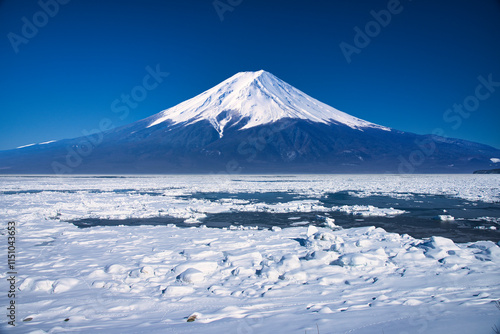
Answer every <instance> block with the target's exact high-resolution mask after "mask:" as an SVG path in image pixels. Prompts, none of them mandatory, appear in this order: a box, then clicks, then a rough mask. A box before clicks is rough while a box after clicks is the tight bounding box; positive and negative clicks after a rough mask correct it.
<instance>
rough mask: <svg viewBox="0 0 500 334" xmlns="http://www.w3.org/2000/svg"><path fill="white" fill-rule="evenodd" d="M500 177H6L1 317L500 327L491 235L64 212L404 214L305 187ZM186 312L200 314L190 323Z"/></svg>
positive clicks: (129, 329)
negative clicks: (179, 222) (12, 249)
mask: <svg viewBox="0 0 500 334" xmlns="http://www.w3.org/2000/svg"><path fill="white" fill-rule="evenodd" d="M499 189H500V177H498V176H495V175H452V176H450V175H439V176H433V175H425V176H422V175H420V176H396V175H359V176H345V175H344V176H324V175H299V176H282V177H276V176H274V177H270V176H242V175H234V176H229V175H218V176H215V175H214V176H158V177H127V178H92V177H65V178H53V177H43V178H42V177H2V178H0V205H1V211H0V217H1V221H2V222H3V224H4V225H3V226H2V230H1V231H2V234H4V236H3V239H4V246H1V249H2V250H1V251H2V254H5V253H6V252H7V239H6V236H5V234H6V233H7V222H8V221H16V222H17V229H16V232H17V234H16V252H17V258H16V270H17V274H16V275H17V276H16V285H17V289H18V291H17V294H16V299H15V301H16V312H17V314H16V327H14V328H13V327H11V326H8V325H7V324H6V322H2V326H3V327H1V330H2V331H8V332H13V333H14V332H15V333H44V332H47V333H63V332H65V333H66V332H82V333H141V332H148V333H305V332H306V333H317V332H318V331H319V333H322V334H324V333H345V332H349V333H386V334H387V333H440V334H441V333H493V331H492V327H493V326H495V325H496V326H498V327H499V328H500V322H499V319H500V310H498V309H497V308H496V307H495V305H494V301H495V300H498V299H500V280H499V277H500V247H499V246H498V245H496V244H495V243H493V242H491V241H480V242H475V243H468V244H455V243H454V242H453V241H451V240H449V239H445V238H442V237H437V236H436V237H432V238H429V239H426V240H419V239H414V238H412V237H410V236H408V235H399V234H395V233H388V232H386V231H384V230H382V229H380V228H374V227H362V228H353V229H345V230H336V229H335V225H334V223H333V222H328V223H329V224H327V225H329V227H328V226H326V227H324V228H316V227H314V226H307V225H305V226H298V227H291V228H284V229H280V228H274V229H271V230H268V229H265V230H262V229H255V228H248V227H247V228H236V229H235V228H233V229H211V228H203V227H192V228H180V227H175V226H115V227H92V228H86V229H78V228H77V227H76V226H74V225H72V224H70V223H67V222H65V220H69V219H75V218H85V217H99V218H136V217H154V216H158V215H172V216H175V217H180V218H186V219H192V220H197V219H199V218H202V217H203V216H204V215H205V214H209V213H214V212H226V211H229V210H240V211H252V210H254V211H257V210H268V211H273V210H274V211H275V212H304V211H306V212H307V210H310V211H322V210H343V211H345V212H349V213H353V214H356V212H359V214H360V215H363V214H364V213H366V212H368V214H370V215H377V214H378V215H383V214H387V213H389V214H399V213H398V212H394V210H390V208H376V207H356V206H352V207H336V208H328V207H325V206H324V205H322V204H321V203H318V202H317V201H315V200H311V199H310V198H317V197H318V196H320V195H321V194H324V193H328V192H330V193H333V192H338V191H345V190H352V191H357V194H358V195H359V196H370V195H371V194H383V195H385V196H387V195H389V196H393V197H394V198H400V197H405V198H407V197H411V196H414V195H415V194H438V195H447V196H452V197H460V198H465V199H467V200H471V201H475V200H481V201H487V202H498V201H499V200H500V193H499ZM197 192H226V193H240V192H261V193H265V192H289V193H293V194H296V195H297V198H296V199H294V200H293V201H283V202H282V203H280V202H278V203H274V204H265V205H263V204H262V203H253V202H251V201H246V200H241V199H234V200H228V199H226V200H222V201H208V200H205V199H199V198H194V197H190V195H191V194H193V193H197ZM356 210H358V211H356ZM396 211H397V210H396ZM332 228H333V229H332ZM3 258H4V259H6V255H4V256H3ZM6 265H7V261H6V260H4V262H3V263H2V266H3V268H5V269H4V270H2V273H1V277H0V279H1V283H0V288H1V290H2V291H3V292H1V293H2V298H1V299H0V300H1V301H2V305H4V306H5V307H6V305H7V303H8V302H9V300H8V299H7V296H6V295H7V291H8V282H7V278H8V277H7V274H6V272H7V267H6ZM4 306H3V307H4ZM4 310H5V308H4ZM5 312H6V311H5ZM193 315H194V316H196V317H194V316H193ZM190 316H193V317H191V319H193V318H196V319H195V321H192V322H188V321H187V319H188V317H190ZM23 319H24V320H29V321H23Z"/></svg>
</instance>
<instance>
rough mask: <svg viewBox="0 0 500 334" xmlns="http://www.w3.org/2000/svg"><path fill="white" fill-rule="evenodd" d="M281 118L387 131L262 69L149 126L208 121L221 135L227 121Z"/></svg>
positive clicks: (248, 122) (257, 122)
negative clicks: (329, 104) (328, 103)
mask: <svg viewBox="0 0 500 334" xmlns="http://www.w3.org/2000/svg"><path fill="white" fill-rule="evenodd" d="M283 118H295V119H306V120H310V121H313V122H318V123H332V122H334V123H340V124H345V125H347V126H349V127H351V128H354V129H363V128H367V127H370V128H378V129H382V130H387V131H390V129H389V128H386V127H383V126H381V125H377V124H373V123H370V122H367V121H364V120H362V119H359V118H356V117H353V116H351V115H348V114H346V113H344V112H342V111H339V110H337V109H335V108H332V107H330V106H328V105H326V104H324V103H322V102H320V101H318V100H316V99H314V98H312V97H310V96H308V95H307V94H305V93H303V92H301V91H300V90H298V89H296V88H294V87H292V86H290V85H289V84H287V83H286V82H284V81H282V80H280V79H278V78H277V77H275V76H274V75H272V74H271V73H268V72H265V71H262V70H261V71H258V72H240V73H237V74H235V75H234V76H232V77H230V78H229V79H227V80H225V81H223V82H221V83H220V84H218V85H217V86H215V87H213V88H211V89H209V90H207V91H205V92H203V93H201V94H200V95H198V96H195V97H193V98H192V99H190V100H187V101H185V102H182V103H180V104H178V105H176V106H174V107H172V108H169V109H167V110H164V111H162V112H161V113H159V114H158V115H154V116H152V117H151V118H150V124H149V126H148V127H151V126H154V125H157V124H160V123H162V122H165V121H171V122H172V123H173V124H177V123H186V124H192V123H196V122H199V121H201V120H208V121H209V122H210V123H211V124H212V125H213V127H214V128H215V129H216V130H217V131H218V132H219V135H220V136H221V137H222V136H223V132H224V127H225V126H226V124H228V123H229V122H235V123H239V122H242V123H240V125H241V129H249V128H252V127H255V126H258V125H262V124H268V123H272V122H275V121H278V120H280V119H283Z"/></svg>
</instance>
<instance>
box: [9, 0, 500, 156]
mask: <svg viewBox="0 0 500 334" xmlns="http://www.w3.org/2000/svg"><path fill="white" fill-rule="evenodd" d="M42 1H43V2H46V1H48V0H42ZM392 1H394V0H392ZM221 2H223V3H228V0H221ZM231 2H232V3H238V1H237V0H232V1H231ZM388 3H389V1H387V0H383V1H379V0H371V1H344V0H342V1H340V0H336V1H332V0H330V1H326V0H325V1H305V0H304V1H290V0H278V1H270V0H267V1H260V0H243V1H241V4H239V5H237V6H234V7H233V8H232V9H233V10H232V11H227V12H225V13H224V15H223V17H224V20H223V21H221V20H220V17H219V15H218V13H217V11H216V9H215V8H214V6H213V1H212V0H207V1H204V0H198V1H195V0H182V1H179V0H176V1H159V0H158V1H154V0H143V1H130V0H122V1H97V0H85V1H84V0H71V1H69V3H68V4H65V5H61V6H60V8H59V12H58V13H57V14H56V15H55V16H54V17H52V18H49V20H48V23H47V24H46V25H45V26H43V27H41V28H39V31H38V33H37V34H36V36H34V37H32V38H30V39H28V43H27V44H21V45H19V46H18V51H19V52H17V53H16V52H15V51H14V48H13V47H12V45H11V43H10V41H9V38H8V34H9V33H11V32H12V33H15V34H17V35H21V33H22V32H21V29H22V26H23V24H24V23H23V21H22V18H23V17H26V18H27V19H28V20H29V21H31V22H32V21H33V15H34V14H36V13H37V12H38V11H40V10H41V7H40V5H39V4H38V2H37V1H27V0H4V1H0V32H1V34H0V55H1V57H0V74H1V75H0V88H1V90H0V149H11V148H15V147H17V146H21V145H26V144H30V143H33V142H44V141H48V140H57V139H63V138H72V137H78V136H80V135H82V131H84V130H91V129H95V128H97V127H98V125H99V122H100V121H101V120H102V119H103V118H109V119H111V120H112V122H113V125H114V126H120V125H124V124H127V123H131V122H134V121H136V120H139V119H142V118H145V117H147V116H150V115H152V114H155V113H157V112H159V111H161V110H164V109H166V108H169V107H171V106H174V105H176V104H177V103H179V102H182V101H184V100H186V99H189V98H191V97H193V96H195V95H197V94H199V93H201V92H203V91H205V90H207V89H209V88H211V87H212V86H214V85H216V84H217V83H219V82H221V81H223V80H225V79H226V78H228V77H230V76H232V75H233V74H235V73H237V72H240V71H256V70H260V69H264V70H266V71H269V72H271V73H273V74H274V75H276V76H278V77H279V78H281V79H283V80H284V81H286V82H288V83H289V84H291V85H293V86H295V87H296V88H298V89H300V90H302V91H304V92H305V93H307V94H309V95H311V96H313V97H315V98H317V99H319V100H320V101H322V102H325V103H327V104H329V105H331V106H333V107H335V108H337V109H340V110H342V111H345V112H347V113H349V114H352V115H354V116H357V117H360V118H362V119H366V120H368V121H371V122H374V123H378V124H382V125H385V126H389V127H393V128H396V129H399V130H403V131H410V132H415V133H419V134H426V133H431V132H433V131H434V130H435V129H437V128H440V129H442V131H443V133H444V134H445V135H446V136H450V137H456V138H462V139H468V140H472V141H477V142H481V143H485V144H489V145H492V146H495V147H497V148H500V130H499V125H500V87H498V88H496V90H495V92H493V93H491V94H490V96H489V97H488V98H487V99H485V100H484V101H481V102H480V105H479V107H478V108H477V110H475V111H474V112H471V113H470V116H469V117H468V118H463V117H461V116H460V118H461V120H462V122H461V124H458V121H457V119H456V118H455V119H454V120H453V121H451V120H450V119H449V120H448V122H447V121H445V120H444V119H443V115H444V114H445V111H446V110H447V109H449V108H452V107H453V104H455V103H457V104H460V103H463V101H464V99H466V98H467V97H468V96H470V95H474V94H475V89H476V87H477V86H478V85H479V83H480V82H479V81H478V79H477V77H478V76H483V77H484V78H487V77H488V75H491V76H492V78H493V80H494V81H495V82H500V1H498V0H477V1H470V0H455V1H444V0H440V1H439V0H438V1H431V0H413V1H410V0H401V6H402V8H403V10H402V11H401V12H400V13H399V14H395V15H392V18H391V22H390V23H389V24H388V25H387V26H386V27H383V28H381V31H380V33H379V34H378V35H376V36H375V37H373V38H372V39H371V42H370V43H369V44H368V45H367V46H366V47H365V48H363V49H361V51H360V53H359V54H353V55H352V59H351V60H352V62H351V63H348V62H347V61H346V59H345V57H344V55H343V53H342V52H341V49H340V47H339V44H340V43H341V42H343V41H344V42H346V43H349V44H351V45H354V37H355V31H354V28H355V27H356V26H357V27H360V28H361V29H364V28H365V25H366V24H367V23H368V22H370V21H372V20H373V17H372V16H371V14H370V11H372V10H375V11H377V12H378V11H380V10H382V9H385V8H387V5H388ZM157 64H159V66H160V68H161V70H162V71H164V72H169V73H170V75H169V76H168V77H166V78H165V79H164V81H163V82H162V83H161V84H160V85H159V86H158V87H157V88H156V89H154V90H151V91H149V92H148V96H147V98H146V99H144V100H143V101H141V102H140V103H138V106H137V107H136V108H134V109H131V111H130V114H129V115H128V116H127V117H125V118H124V119H120V118H119V117H118V116H119V115H118V114H116V113H114V112H113V111H112V108H111V104H112V102H113V101H114V100H115V99H117V98H118V99H119V98H120V96H121V95H122V94H130V92H131V90H132V89H133V88H134V87H135V86H137V85H141V84H142V80H143V78H144V76H145V75H146V74H147V71H146V67H147V66H150V67H153V68H154V67H156V65H157ZM448 116H455V117H456V116H458V114H449V115H448Z"/></svg>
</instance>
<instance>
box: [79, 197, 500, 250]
mask: <svg viewBox="0 0 500 334" xmlns="http://www.w3.org/2000/svg"><path fill="white" fill-rule="evenodd" d="M189 197H191V198H198V199H206V200H209V201H219V200H221V199H242V200H248V201H250V202H251V203H267V204H276V203H285V202H289V201H293V200H300V199H306V198H307V199H318V200H320V201H321V203H322V204H323V205H324V206H326V207H332V206H342V205H373V206H375V207H378V208H390V207H392V208H395V209H400V210H405V211H408V212H407V213H405V214H401V215H395V216H393V217H363V216H354V215H349V214H345V213H342V212H327V213H325V212H293V213H272V212H224V213H217V214H208V215H207V217H206V218H204V219H202V220H200V221H201V223H199V224H186V223H185V222H184V220H183V219H180V218H174V217H168V216H161V217H154V218H138V219H134V218H130V219H125V220H111V219H94V218H86V219H81V220H73V221H71V223H73V224H75V225H76V226H78V227H80V228H88V227H93V226H117V225H168V224H175V225H177V226H179V227H193V226H200V225H206V226H207V227H212V228H223V227H230V226H240V225H243V226H257V227H259V228H271V227H272V226H279V227H281V228H287V227H293V226H300V225H308V224H312V225H317V226H322V225H323V224H324V221H325V217H331V218H334V219H335V224H336V225H338V226H341V227H343V228H344V229H346V228H351V227H360V226H376V227H382V228H383V229H385V230H386V231H388V232H396V233H399V234H404V233H406V234H409V235H411V236H413V237H415V238H425V237H430V236H443V237H446V238H450V239H452V240H454V241H455V242H472V241H478V240H491V241H495V242H498V241H500V226H499V225H498V223H497V222H494V221H490V222H488V221H485V220H478V219H477V218H479V217H493V218H496V219H498V218H500V203H485V202H477V201H467V200H463V199H459V198H450V197H446V196H439V195H425V194H412V196H411V197H410V198H392V197H389V196H369V197H357V196H354V195H353V192H348V191H342V192H338V193H331V194H326V195H325V196H323V197H321V198H313V197H304V196H301V195H298V194H294V193H286V192H271V193H235V194H233V193H195V194H192V195H191V196H189ZM444 210H446V212H444ZM438 215H451V216H453V217H455V220H453V221H441V220H439V219H437V218H436V217H437V216H438ZM497 221H498V220H497ZM492 226H493V227H494V228H498V229H497V230H493V229H490V227H492Z"/></svg>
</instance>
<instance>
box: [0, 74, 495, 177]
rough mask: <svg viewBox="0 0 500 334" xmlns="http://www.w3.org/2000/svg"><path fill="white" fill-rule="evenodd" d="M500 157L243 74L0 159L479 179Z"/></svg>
mask: <svg viewBox="0 0 500 334" xmlns="http://www.w3.org/2000/svg"><path fill="white" fill-rule="evenodd" d="M499 165H500V150H498V149H496V148H493V147H491V146H488V145H483V144H479V143H474V142H469V141H465V140H460V139H448V138H444V137H439V136H435V135H417V134H413V133H409V132H403V131H399V130H397V129H391V128H388V127H384V126H382V125H377V124H375V123H371V122H368V121H364V120H362V119H359V118H357V117H354V116H351V115H349V114H346V113H344V112H342V111H339V110H337V109H335V108H333V107H331V106H328V105H326V104H324V103H322V102H320V101H318V100H316V99H314V98H312V97H310V96H309V95H307V94H305V93H303V92H302V91H300V90H298V89H296V88H294V87H293V86H291V85H289V84H287V83H286V82H284V81H282V80H280V79H279V78H277V77H275V76H274V75H272V74H270V73H268V72H265V71H262V70H261V71H257V72H239V73H237V74H235V75H233V76H232V77H230V78H228V79H226V80H224V81H223V82H221V83H219V84H218V85H216V86H214V87H212V88H210V89H208V90H206V91H205V92H203V93H201V94H198V95H196V96H195V97H193V98H191V99H189V100H186V101H184V102H181V103H179V104H177V105H175V106H173V107H171V108H168V109H165V110H163V111H161V112H159V113H157V114H154V115H152V116H150V117H147V118H145V119H142V120H139V121H137V122H134V123H131V124H127V125H124V126H121V127H118V128H114V129H111V130H108V131H104V132H98V133H94V134H89V135H87V136H84V137H78V138H73V139H65V140H60V141H51V142H45V143H43V145H42V144H36V145H28V146H26V147H24V148H19V149H14V150H8V151H0V173H2V174H20V173H26V174H40V173H42V174H69V173H75V174H117V173H118V174H127V173H130V174H152V173H153V174H162V173H220V172H223V173H402V174H404V173H472V172H473V171H475V170H485V169H492V168H498V166H499Z"/></svg>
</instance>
